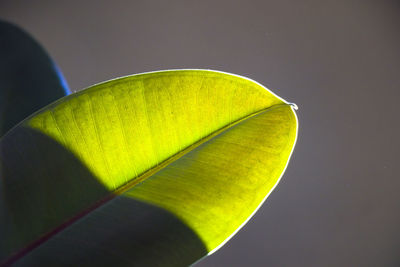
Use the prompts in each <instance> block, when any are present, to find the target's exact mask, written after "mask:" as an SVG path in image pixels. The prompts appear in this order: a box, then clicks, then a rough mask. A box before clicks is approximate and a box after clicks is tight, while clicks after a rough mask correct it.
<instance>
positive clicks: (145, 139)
mask: <svg viewBox="0 0 400 267" xmlns="http://www.w3.org/2000/svg"><path fill="white" fill-rule="evenodd" d="M23 129H25V131H26V129H29V131H37V132H38V133H40V134H41V135H43V136H46V138H50V139H51V140H54V141H55V142H56V143H57V144H59V145H60V146H61V147H63V148H65V149H68V150H69V152H70V153H71V154H73V155H75V159H79V161H80V162H81V163H82V165H83V166H84V167H85V168H86V169H87V170H88V172H89V173H91V175H92V177H90V175H86V176H88V177H87V178H85V179H83V180H86V179H87V180H93V179H95V180H96V181H97V183H95V184H97V185H98V186H93V185H90V183H88V182H86V186H85V188H84V190H83V189H82V188H78V186H75V187H74V190H75V191H78V192H81V193H82V194H76V195H74V196H73V197H72V198H70V199H69V198H66V199H64V198H62V199H63V200H64V201H65V203H63V204H61V203H60V201H53V203H55V204H54V205H51V204H50V205H49V204H45V203H49V201H48V199H46V201H44V200H43V199H41V197H40V196H41V195H43V194H46V192H47V193H50V194H51V193H53V195H55V196H54V199H55V200H58V198H57V196H58V195H59V194H61V195H62V194H63V193H65V192H62V188H63V186H58V187H57V186H53V187H48V186H47V185H46V184H47V183H48V181H47V182H42V181H41V180H45V179H43V178H40V177H43V176H45V177H50V178H51V176H52V175H53V176H54V174H52V173H48V172H47V170H44V171H43V170H37V169H35V166H32V169H31V170H32V171H31V172H28V173H34V174H36V175H34V176H36V177H34V178H32V175H27V174H23V175H19V176H18V175H17V176H18V179H15V178H13V177H12V176H13V175H12V174H8V175H4V177H3V179H2V180H1V182H2V184H0V186H2V187H1V188H0V189H2V191H3V192H6V193H7V194H5V195H4V196H5V200H4V201H3V203H21V204H20V205H19V206H18V207H12V205H9V206H7V205H5V206H3V207H0V212H2V213H3V214H1V215H2V216H1V217H4V216H9V217H12V218H13V222H12V223H11V222H8V224H7V222H3V224H4V225H6V226H7V225H8V227H5V228H8V231H7V233H4V234H5V236H6V239H5V241H4V243H3V247H6V245H4V244H5V243H6V242H7V240H10V239H12V238H14V239H15V236H16V235H18V234H20V233H23V234H22V235H21V234H20V236H21V239H20V240H19V241H18V242H16V243H17V244H15V246H14V247H13V248H12V249H9V250H8V252H7V253H6V254H5V255H4V256H3V258H4V257H9V256H10V255H12V253H13V251H14V253H15V252H16V251H17V250H20V249H23V248H24V247H26V246H27V244H29V243H31V242H35V241H37V240H38V239H40V238H41V237H42V239H43V235H44V236H45V238H44V239H43V240H42V239H41V241H40V244H41V246H40V247H37V246H33V247H35V248H36V247H37V248H36V249H35V250H33V251H32V252H31V253H29V254H28V255H27V256H26V257H24V258H23V259H22V260H21V261H19V262H21V263H24V262H25V263H32V261H35V260H37V259H38V258H40V259H41V262H42V261H43V260H46V259H47V260H48V261H50V262H52V261H54V260H57V259H59V257H60V256H61V254H65V253H67V254H68V252H66V251H68V250H65V249H63V250H61V251H60V250H57V251H54V249H53V248H54V247H60V246H61V247H64V248H71V247H73V245H74V242H77V243H85V242H86V243H88V242H89V241H90V240H92V239H93V237H97V236H98V234H97V235H96V233H98V231H94V230H93V229H97V228H104V227H102V226H104V224H106V221H107V218H109V217H111V218H115V217H124V214H126V212H127V209H121V210H120V209H118V208H116V207H117V206H118V205H116V204H113V203H120V202H121V201H122V200H123V199H125V200H126V199H129V200H130V201H133V202H134V203H143V205H149V204H150V205H151V206H153V207H157V209H160V210H162V211H167V212H168V213H169V214H171V215H172V216H174V217H175V218H177V219H178V220H179V221H180V222H181V224H178V223H175V224H173V226H171V227H172V229H176V228H178V229H181V230H182V229H186V228H188V229H189V230H190V231H192V232H191V233H189V232H190V231H184V232H185V233H186V234H182V236H185V237H186V239H185V238H184V239H185V240H190V242H189V243H190V244H198V245H194V246H193V247H195V249H193V250H194V251H196V252H195V253H192V257H189V258H185V257H182V255H185V254H187V250H186V252H184V251H185V249H184V248H183V247H180V249H177V251H175V253H174V252H172V253H170V250H168V245H167V244H168V242H166V241H165V240H167V239H168V238H166V237H165V236H164V237H163V235H160V236H158V238H155V239H154V238H153V239H151V238H150V239H151V240H153V243H152V244H151V245H146V246H143V247H140V249H139V252H138V253H139V254H140V255H148V254H146V253H143V251H149V250H151V248H152V247H153V248H154V246H155V247H158V248H161V249H160V251H161V252H160V251H159V252H158V254H157V255H163V257H158V260H160V259H164V261H163V262H164V264H165V263H166V261H165V259H167V258H168V256H166V255H169V257H170V259H169V260H170V262H169V264H172V265H174V264H175V265H176V264H179V263H180V264H188V263H190V262H193V261H195V260H196V259H198V258H199V257H201V256H203V255H205V254H207V252H212V251H214V250H215V249H216V248H218V247H219V246H220V245H221V244H222V243H224V242H225V241H226V240H227V239H229V237H230V236H231V235H232V234H233V233H234V232H236V231H237V230H238V229H239V228H240V227H241V226H242V225H243V224H244V223H245V222H246V221H247V220H248V218H249V217H250V216H251V215H252V214H253V212H254V211H255V210H256V209H257V208H258V206H259V205H260V204H261V203H262V201H263V199H265V197H266V196H267V195H268V194H269V192H270V191H271V190H272V189H273V187H274V186H275V185H276V183H277V182H278V180H279V178H280V176H281V174H282V172H283V171H284V168H285V167H286V164H287V161H288V159H289V156H290V154H291V152H292V149H293V146H294V142H295V139H296V134H297V119H296V117H295V113H294V111H293V108H292V107H291V106H290V105H288V104H287V103H286V102H285V101H283V100H282V99H280V98H278V97H276V96H275V95H273V94H272V93H271V92H269V91H267V90H266V89H265V88H264V87H262V86H261V85H259V84H257V83H255V82H253V81H250V80H248V79H245V78H243V77H239V76H234V75H230V74H226V73H220V72H214V71H205V70H180V71H165V72H156V73H148V74H142V75H135V76H130V77H125V78H122V79H117V80H113V81H110V82H107V83H103V84H100V85H96V86H94V87H91V88H89V89H86V90H84V91H82V92H80V93H78V94H74V95H71V96H68V97H65V98H63V99H61V100H59V101H57V102H56V103H53V104H52V105H50V106H48V107H46V108H45V109H43V110H41V111H39V112H38V113H37V114H35V115H34V116H32V117H30V118H28V119H27V120H25V121H24V122H23V123H22V124H21V125H20V126H18V127H17V128H16V129H14V130H13V131H11V132H10V134H8V135H6V136H5V137H4V138H3V140H2V141H1V145H2V148H4V147H5V149H2V153H1V155H0V160H1V162H2V163H3V164H2V165H3V166H5V167H4V170H10V169H11V170H14V169H16V168H17V166H16V165H15V164H17V165H18V164H26V162H27V161H29V159H30V158H32V157H33V155H29V156H27V157H24V156H21V153H18V152H14V153H15V154H18V155H17V156H15V158H19V160H10V159H7V158H6V157H5V156H4V155H5V154H6V152H7V154H10V153H13V152H12V151H13V148H15V147H18V144H20V143H21V142H24V140H26V139H27V136H32V134H25V135H24V134H21V132H23ZM19 135H20V136H19ZM18 136H19V137H18ZM30 141H32V140H30ZM5 144H8V148H7V147H6V145H5ZM44 146H46V145H44ZM22 147H24V146H22ZM23 149H25V148H23ZM43 149H44V148H42V151H43ZM29 150H30V151H32V153H33V154H34V153H36V152H37V151H41V150H40V149H37V148H36V149H34V148H30V149H29ZM39 154H40V153H39ZM49 158H51V156H49V157H48V158H46V159H45V160H44V161H40V160H39V163H37V165H39V166H40V165H41V166H44V165H46V162H47V163H48V161H49ZM75 159H74V160H75ZM16 162H17V163H16ZM50 162H51V160H50ZM70 162H72V161H71V160H68V159H67V163H70ZM55 165H57V168H61V169H62V164H60V162H58V163H57V164H55ZM71 165H72V166H74V165H76V164H75V163H72V164H71ZM64 168H65V167H64ZM40 172H41V173H40ZM43 172H44V173H43ZM46 172H47V173H46ZM4 173H5V172H4ZM60 173H62V172H60ZM14 176H15V174H14ZM81 176H82V177H86V176H85V175H82V174H81ZM35 178H36V179H35ZM63 179H66V180H67V179H68V177H67V176H65V177H63V178H62V179H61V180H63ZM32 181H35V183H36V184H38V185H37V186H36V188H37V190H38V191H39V192H41V193H40V194H35V193H34V192H33V193H32V194H31V197H30V198H27V197H26V196H24V195H18V194H16V191H17V189H16V188H22V187H23V186H24V184H26V183H29V182H31V183H32ZM76 182H77V183H78V181H76ZM61 184H62V185H63V183H61ZM73 184H74V183H73ZM88 184H89V185H88ZM85 191H88V192H90V193H91V194H84V192H85ZM110 196H111V197H110ZM44 202H45V203H44ZM31 203H33V204H32V205H30V204H31ZM50 203H51V202H50ZM89 203H92V205H90V204H89ZM24 205H27V206H28V208H24V207H25V206H24ZM43 206H44V207H46V206H47V207H46V208H42V207H43ZM39 207H40V208H39ZM71 207H72V208H71ZM110 207H111V208H110ZM10 209H11V211H10ZM55 209H56V210H57V211H56V212H55V211H54V210H55ZM32 211H34V214H30V213H32ZM50 211H51V212H53V214H54V213H56V215H55V216H52V218H51V220H49V219H48V218H47V217H48V216H47V213H49V212H50ZM130 211H131V212H134V213H136V214H138V215H140V214H142V213H140V209H139V211H138V210H137V209H136V208H132V207H131V208H130ZM15 213H17V214H18V213H19V214H18V215H20V218H21V219H18V218H17V217H18V216H15ZM159 213H160V212H156V213H155V214H156V215H154V216H150V217H151V218H149V220H150V221H152V222H154V221H155V220H156V219H154V218H157V217H158V215H157V214H159ZM26 214H28V215H29V214H30V217H34V218H32V219H33V220H34V221H35V222H36V223H35V224H34V225H36V227H30V228H29V229H28V230H27V229H26V227H25V228H24V224H26V222H25V221H24V218H26V216H21V215H26ZM13 215H14V217H13ZM33 215H34V216H33ZM74 216H75V217H74ZM71 218H72V219H71ZM94 218H97V219H98V220H95V219H94ZM66 222H67V223H66ZM158 223H159V224H161V225H162V221H160V222H158ZM60 225H61V227H60ZM118 225H120V224H118V223H116V225H113V226H112V227H111V228H112V229H119V227H118ZM2 228H3V227H2ZM122 228H123V229H125V228H126V227H122ZM21 229H24V230H21ZM54 229H57V230H56V231H55V230H54ZM82 229H85V233H86V236H85V237H82V234H81V232H82ZM52 231H53V232H52ZM93 231H94V232H93ZM126 231H127V232H126V233H125V235H124V236H122V237H114V239H113V242H114V243H113V242H111V243H109V242H107V241H109V238H105V239H101V237H99V238H100V240H98V242H97V244H102V248H104V247H105V248H106V250H108V251H113V250H112V248H113V247H115V246H116V245H118V244H120V243H122V244H125V245H126V246H125V247H124V246H123V247H124V248H125V249H126V247H131V246H132V245H128V244H127V243H126V242H123V241H122V240H123V239H124V238H125V237H126V236H129V237H130V239H131V240H135V233H134V231H133V230H126ZM70 236H74V237H75V238H74V239H73V241H74V242H71V240H70V239H68V237H70ZM106 236H107V235H106ZM68 240H69V241H68ZM199 240H200V244H202V245H199ZM8 242H10V241H8ZM132 242H133V243H134V241H132ZM177 242H178V241H177ZM179 242H181V243H182V241H179ZM179 242H178V243H179ZM184 243H185V242H183V244H184ZM57 244H58V246H57ZM60 244H61V245H60ZM160 244H161V245H160ZM1 247H2V246H1V244H0V248H1ZM89 247H90V248H91V249H89V250H90V251H92V252H93V253H94V252H95V251H98V249H99V248H98V247H97V249H96V248H95V247H96V246H95V245H93V246H89ZM133 247H135V248H136V249H137V246H133ZM187 247H188V246H187ZM120 250H121V251H124V249H123V248H121V249H120ZM49 251H52V253H48V252H49ZM128 251H129V250H128ZM140 251H142V252H140ZM162 251H164V252H162ZM166 251H168V253H167V252H166ZM74 253H75V254H74ZM74 253H73V255H69V256H70V257H67V258H71V257H72V258H74V259H82V257H84V254H85V253H83V252H82V253H83V254H79V253H78V254H79V256H78V255H77V254H76V253H77V252H74ZM121 253H122V252H121ZM25 254H26V253H23V255H25ZM111 254H112V253H108V254H107V255H105V254H102V257H98V260H99V262H102V261H107V260H109V261H112V262H118V259H119V258H120V257H121V259H119V260H120V261H122V262H123V259H129V260H128V262H130V263H132V262H135V261H138V260H139V261H140V257H139V258H138V257H137V256H134V257H132V255H137V254H135V253H133V254H132V252H131V254H129V252H125V253H122V255H123V256H121V255H120V254H119V253H116V254H115V255H111ZM7 255H8V256H7ZM38 255H41V256H38ZM43 255H47V256H46V257H45V259H43ZM116 255H119V256H116ZM196 255H197V256H196ZM122 258H123V259H122ZM153 258H154V257H153ZM153 258H150V260H153V261H154V262H156V263H157V264H162V262H160V261H157V259H156V258H154V259H153ZM183 258H185V260H183ZM148 260H149V259H148ZM171 260H172V261H171ZM122 262H121V264H123V263H122ZM53 263H54V262H53Z"/></svg>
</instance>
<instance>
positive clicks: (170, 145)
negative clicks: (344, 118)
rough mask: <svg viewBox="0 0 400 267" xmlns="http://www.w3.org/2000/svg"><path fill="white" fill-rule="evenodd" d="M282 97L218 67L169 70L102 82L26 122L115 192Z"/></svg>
mask: <svg viewBox="0 0 400 267" xmlns="http://www.w3.org/2000/svg"><path fill="white" fill-rule="evenodd" d="M280 103H282V101H281V100H280V99H278V98H277V97H275V96H274V95H273V94H271V93H270V92H268V91H267V90H265V89H264V88H263V87H261V86H260V85H258V84H256V83H254V82H252V81H249V80H247V79H244V78H240V77H237V76H233V75H228V74H223V73H218V72H213V71H201V70H197V71H191V70H187V71H185V70H184V71H165V72H155V73H149V74H141V75H134V76H130V77H126V78H121V79H117V80H113V81H110V82H106V83H102V84H99V85H95V86H93V87H91V88H89V89H86V90H84V91H82V92H80V93H77V94H73V95H70V96H68V97H65V98H63V99H62V100H60V101H58V102H56V103H54V104H52V105H50V106H48V107H47V108H46V109H45V110H43V111H42V112H40V113H39V114H37V115H36V116H34V117H32V118H31V119H30V120H28V121H27V122H26V123H27V124H28V125H29V126H30V127H32V128H34V129H36V130H39V131H41V132H43V133H45V134H46V135H48V136H51V137H52V138H54V139H55V140H57V141H58V142H59V143H61V144H62V145H64V146H65V147H66V148H68V149H69V150H71V151H72V152H74V153H75V155H76V156H77V157H79V159H80V160H81V161H83V162H84V163H85V164H86V165H87V166H88V168H89V169H90V170H91V171H92V172H93V173H94V174H95V175H96V177H97V178H98V179H99V180H100V181H101V182H102V183H104V185H105V186H106V187H107V188H109V189H110V190H114V189H117V188H118V187H120V186H121V185H123V184H125V183H127V182H130V181H132V179H135V178H136V177H138V175H140V174H142V173H144V172H146V171H147V170H149V169H151V168H153V167H154V166H156V165H158V164H159V163H161V162H163V161H164V160H166V159H167V158H169V157H171V156H172V155H174V154H176V153H178V152H180V151H182V150H183V149H185V148H186V147H187V146H189V145H191V144H193V143H195V142H197V141H199V140H200V139H201V138H203V137H206V136H208V135H210V134H212V133H213V132H215V131H216V130H218V129H220V128H222V127H224V126H226V125H228V124H229V123H231V122H234V121H236V120H238V119H241V118H243V117H245V116H247V115H249V114H251V113H253V112H256V111H260V110H262V109H265V108H267V107H270V106H273V105H276V104H280Z"/></svg>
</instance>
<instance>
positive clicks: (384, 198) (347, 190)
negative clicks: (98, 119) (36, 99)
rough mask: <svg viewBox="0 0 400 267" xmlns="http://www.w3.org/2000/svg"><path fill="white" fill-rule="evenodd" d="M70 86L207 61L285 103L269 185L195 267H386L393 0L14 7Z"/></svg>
mask: <svg viewBox="0 0 400 267" xmlns="http://www.w3.org/2000/svg"><path fill="white" fill-rule="evenodd" d="M0 18H1V19H6V20H8V21H11V22H15V23H17V24H18V25H20V26H21V27H23V28H25V29H26V30H27V31H28V32H30V33H31V34H32V35H33V36H35V37H36V39H37V40H39V41H40V42H41V43H42V44H43V46H44V47H45V48H46V49H47V50H48V51H49V53H50V54H51V56H52V57H53V58H54V59H55V61H56V62H57V63H58V65H59V66H60V68H61V69H62V71H63V72H64V75H65V77H66V79H67V81H68V83H69V85H70V87H71V88H72V90H73V91H77V90H80V89H82V88H85V87H87V86H90V85H92V84H94V83H98V82H101V81H104V80H108V79H111V78H115V77H118V76H123V75H127V74H133V73H138V72H145V71H152V70H160V69H171V68H210V69H217V70H222V71H227V72H232V73H236V74H241V75H245V76H248V77H250V78H252V79H254V80H256V81H258V82H260V83H262V84H264V85H266V86H267V87H269V88H270V89H272V90H273V91H274V92H275V93H277V94H278V95H280V96H281V97H283V98H285V99H287V100H288V101H292V102H295V103H297V105H298V106H299V110H298V115H299V120H300V129H299V130H300V132H299V138H298V143H297V147H296V149H295V152H294V155H293V158H292V161H291V162H290V164H289V167H288V169H287V172H286V174H285V175H284V177H283V179H282V181H281V183H280V185H279V186H278V187H277V189H276V190H275V191H274V192H273V193H272V194H271V196H270V197H269V199H268V200H267V202H266V203H265V204H264V205H263V206H262V208H261V209H260V210H259V212H258V213H257V214H256V215H255V216H254V217H253V219H251V220H250V222H249V223H248V224H247V225H246V226H245V227H244V228H243V229H242V230H241V231H239V233H238V234H237V235H236V236H235V237H234V238H233V239H232V240H231V241H230V242H228V243H227V244H226V245H225V246H224V247H223V248H221V249H220V250H219V251H217V252H216V253H215V254H214V255H213V256H210V257H209V258H207V259H205V260H203V261H202V262H200V263H199V264H198V265H197V266H400V254H399V249H400V231H399V228H400V194H399V193H398V192H399V189H400V179H399V178H400V175H399V173H398V169H399V165H400V163H399V155H398V152H397V150H399V148H400V142H399V136H400V126H399V121H400V120H399V117H398V115H397V110H398V99H399V97H400V78H399V77H400V49H399V48H400V31H399V26H400V2H399V1H384V0H381V1H380V0H375V1H370V0H359V1H357V0H339V1H338V0H336V1H333V0H326V1H318V0H315V1H304V0H302V1H296V0H292V1H288V0H275V1H267V0H264V1H261V0H260V1H255V0H243V1H238V0H231V1H228V0H224V1H219V0H213V1H208V0H202V1H175V0H170V1H162V0H159V1H151V0H143V1H123V0H118V1H117V0H114V1H104V0H101V1H100V0H97V1H94V0H91V1H50V0H49V1H44V0H43V1H19V0H0Z"/></svg>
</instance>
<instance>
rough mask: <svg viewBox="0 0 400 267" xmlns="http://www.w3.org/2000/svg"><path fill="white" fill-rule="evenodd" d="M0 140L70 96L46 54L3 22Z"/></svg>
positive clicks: (1, 40)
mask: <svg viewBox="0 0 400 267" xmlns="http://www.w3.org/2000/svg"><path fill="white" fill-rule="evenodd" d="M0 37H1V38H0V136H2V135H3V134H5V133H6V132H7V131H8V130H9V129H11V128H12V127H13V126H15V125H16V124H17V123H19V122H20V121H22V120H23V119H25V118H26V117H28V116H29V115H31V114H32V113H33V112H35V111H37V110H38V109H40V108H42V107H44V106H46V105H48V104H50V103H51V102H53V101H55V100H57V99H59V98H61V97H63V96H65V95H66V94H68V93H69V90H68V86H67V84H66V82H65V80H64V78H63V76H62V74H61V72H60V71H59V70H58V68H57V66H56V65H55V64H54V63H53V61H52V60H51V59H50V57H49V56H48V55H47V53H46V52H45V50H44V49H43V48H42V47H41V46H40V45H39V44H38V43H37V42H36V41H35V40H34V39H33V38H32V37H31V36H30V35H28V34H27V33H25V32H24V31H23V30H21V29H20V28H18V27H17V26H15V25H13V24H10V23H8V22H5V21H1V20H0Z"/></svg>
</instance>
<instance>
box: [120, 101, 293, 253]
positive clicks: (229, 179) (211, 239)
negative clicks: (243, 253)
mask: <svg viewBox="0 0 400 267" xmlns="http://www.w3.org/2000/svg"><path fill="white" fill-rule="evenodd" d="M296 123H297V122H296V118H295V115H294V113H293V111H292V109H291V107H290V106H288V105H280V106H276V107H272V108H271V109H269V110H267V111H265V112H263V113H261V114H259V115H257V116H254V117H252V118H249V119H247V120H245V121H243V122H241V123H239V124H238V125H236V126H234V127H232V128H231V129H228V130H226V131H225V132H223V133H222V134H220V135H218V136H216V137H214V138H213V139H211V140H210V141H208V142H207V143H205V144H203V145H201V146H199V147H198V148H196V149H195V150H193V151H191V152H190V153H188V154H186V155H184V156H183V157H181V158H179V159H178V160H176V161H174V162H173V163H171V164H169V165H168V166H166V167H165V168H163V169H162V170H160V171H159V172H157V173H156V174H154V175H153V176H151V177H150V178H148V179H146V180H145V181H144V182H143V183H141V184H139V185H137V186H135V187H133V188H132V189H130V190H129V191H127V192H126V193H125V194H124V196H129V197H133V198H135V199H140V200H142V201H145V202H148V203H152V204H154V205H156V206H159V207H163V208H165V209H166V210H168V211H170V212H172V213H173V214H175V215H176V216H178V217H179V218H180V219H181V220H182V221H184V222H185V223H186V224H187V225H188V226H189V227H190V228H191V229H193V230H194V231H195V232H196V233H197V234H198V236H199V237H200V238H201V239H202V241H203V243H204V244H205V245H206V247H207V249H208V250H209V251H212V250H213V249H215V248H216V247H218V246H219V245H220V244H221V243H222V242H224V241H225V240H226V239H227V238H229V236H231V235H232V234H233V233H234V232H235V231H236V230H237V229H238V228H239V227H240V226H241V225H242V224H243V223H244V222H245V221H246V220H247V219H248V218H249V217H250V216H251V215H252V213H253V212H254V211H255V210H256V209H257V207H258V206H259V205H260V203H262V201H263V199H264V198H265V197H266V196H267V195H268V193H269V192H270V191H271V190H272V189H273V187H274V186H275V185H276V184H277V182H278V179H279V178H280V176H281V174H282V172H283V170H284V168H285V166H286V163H287V160H288V158H289V156H290V153H291V151H292V148H293V145H294V141H295V138H296V132H297V128H296Z"/></svg>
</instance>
